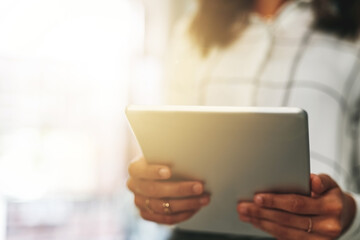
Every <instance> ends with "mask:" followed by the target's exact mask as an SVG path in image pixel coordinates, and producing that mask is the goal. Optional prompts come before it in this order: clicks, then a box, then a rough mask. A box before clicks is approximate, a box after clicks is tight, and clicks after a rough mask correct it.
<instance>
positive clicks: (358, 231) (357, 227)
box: [339, 193, 360, 240]
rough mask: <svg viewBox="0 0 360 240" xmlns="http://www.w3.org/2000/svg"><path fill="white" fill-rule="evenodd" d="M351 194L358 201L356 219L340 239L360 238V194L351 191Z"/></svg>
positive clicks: (351, 239)
mask: <svg viewBox="0 0 360 240" xmlns="http://www.w3.org/2000/svg"><path fill="white" fill-rule="evenodd" d="M350 195H351V196H352V197H353V198H354V200H355V203H356V210H355V211H356V213H355V217H354V220H353V222H352V224H351V226H350V228H349V229H348V230H347V231H346V232H345V233H344V234H343V235H341V237H340V238H339V240H353V239H360V213H359V210H358V209H359V206H360V194H355V193H350Z"/></svg>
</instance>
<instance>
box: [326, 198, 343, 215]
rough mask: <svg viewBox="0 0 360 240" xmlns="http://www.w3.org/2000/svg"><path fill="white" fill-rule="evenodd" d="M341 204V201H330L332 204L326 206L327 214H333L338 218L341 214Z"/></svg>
mask: <svg viewBox="0 0 360 240" xmlns="http://www.w3.org/2000/svg"><path fill="white" fill-rule="evenodd" d="M343 208H344V206H343V203H342V201H341V200H339V199H337V200H335V201H332V203H330V204H328V206H327V207H326V209H325V210H326V211H327V212H329V213H332V214H334V215H335V216H340V215H341V214H342V212H343Z"/></svg>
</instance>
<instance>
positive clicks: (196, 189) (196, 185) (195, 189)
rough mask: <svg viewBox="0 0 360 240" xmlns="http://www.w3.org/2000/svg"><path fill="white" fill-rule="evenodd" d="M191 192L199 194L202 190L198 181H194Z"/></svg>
mask: <svg viewBox="0 0 360 240" xmlns="http://www.w3.org/2000/svg"><path fill="white" fill-rule="evenodd" d="M192 189H193V192H194V193H196V194H201V193H202V192H203V186H202V185H201V184H200V183H196V184H194V186H193V188H192Z"/></svg>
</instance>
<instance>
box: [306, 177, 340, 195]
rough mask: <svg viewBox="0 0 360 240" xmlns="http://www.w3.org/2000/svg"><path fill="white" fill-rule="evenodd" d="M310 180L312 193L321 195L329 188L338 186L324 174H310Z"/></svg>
mask: <svg viewBox="0 0 360 240" xmlns="http://www.w3.org/2000/svg"><path fill="white" fill-rule="evenodd" d="M310 181H311V191H312V193H313V195H314V194H315V195H321V194H323V193H325V192H327V191H329V190H330V189H333V188H337V187H338V184H337V183H336V182H335V181H334V180H333V179H332V178H331V177H330V176H329V175H326V174H319V175H317V174H311V176H310Z"/></svg>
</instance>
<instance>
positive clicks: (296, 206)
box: [290, 197, 305, 212]
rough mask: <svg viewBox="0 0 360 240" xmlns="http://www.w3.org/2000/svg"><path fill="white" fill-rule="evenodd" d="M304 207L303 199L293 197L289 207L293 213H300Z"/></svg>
mask: <svg viewBox="0 0 360 240" xmlns="http://www.w3.org/2000/svg"><path fill="white" fill-rule="evenodd" d="M304 207H305V202H304V200H303V199H301V198H299V197H295V198H294V199H293V200H292V202H291V205H290V210H291V211H293V212H299V211H302V210H303V209H304Z"/></svg>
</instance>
